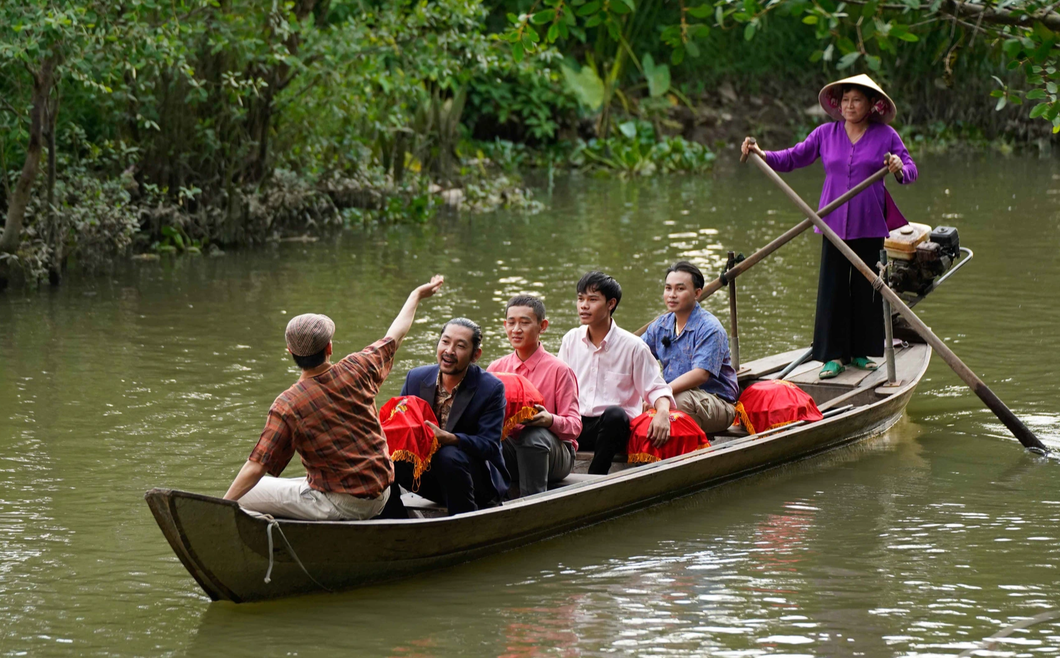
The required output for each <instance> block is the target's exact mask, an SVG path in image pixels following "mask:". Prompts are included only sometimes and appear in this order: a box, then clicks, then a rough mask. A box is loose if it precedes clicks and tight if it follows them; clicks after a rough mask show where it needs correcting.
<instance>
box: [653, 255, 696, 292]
mask: <svg viewBox="0 0 1060 658" xmlns="http://www.w3.org/2000/svg"><path fill="white" fill-rule="evenodd" d="M673 272H684V273H686V274H691V275H692V287H693V288H702V287H703V284H704V283H705V279H704V278H703V273H702V272H700V271H699V268H698V267H696V266H695V265H693V264H692V263H689V262H688V261H687V260H679V261H677V262H676V263H674V264H673V265H671V266H670V267H669V268H667V270H666V274H665V275H663V281H665V280H666V277H668V276H670V274H672V273H673Z"/></svg>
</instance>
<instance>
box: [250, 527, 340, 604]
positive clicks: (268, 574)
mask: <svg viewBox="0 0 1060 658" xmlns="http://www.w3.org/2000/svg"><path fill="white" fill-rule="evenodd" d="M265 518H266V519H268V521H269V525H268V526H267V527H266V528H265V534H266V535H268V537H269V568H268V570H267V571H266V572H265V583H266V584H268V583H271V582H272V566H273V558H274V555H275V554H274V553H273V549H272V546H273V543H272V529H273V528H276V530H277V531H278V532H279V533H280V538H282V539H283V543H284V544H287V552H288V553H290V554H291V557H293V558H294V561H295V562H296V563H297V564H298V566H299V567H301V568H302V573H304V574H305V575H306V578H308V579H309V580H311V581H313V584H314V585H316V586H317V587H319V588H320V589H322V590H324V591H325V592H330V591H332V590H330V589H328V588H327V587H324V586H323V585H321V584H320V582H319V581H317V579H316V578H314V577H313V575H312V574H310V573H309V570H308V569H306V568H305V565H304V564H302V560H300V559H299V558H298V554H297V553H295V552H294V547H293V546H291V542H290V541H288V540H287V535H285V534H283V528H281V527H280V522H279V521H277V520H276V519H274V518H273V517H272V516H269V515H267V514H266V515H265Z"/></svg>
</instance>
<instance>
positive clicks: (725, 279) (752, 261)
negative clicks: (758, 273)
mask: <svg viewBox="0 0 1060 658" xmlns="http://www.w3.org/2000/svg"><path fill="white" fill-rule="evenodd" d="M886 175H887V167H883V168H882V169H880V170H879V171H877V172H876V173H874V174H873V175H871V176H869V177H868V178H866V179H865V180H863V181H861V182H860V183H858V184H857V185H855V186H854V187H852V188H850V190H849V191H848V192H846V193H845V194H843V195H842V196H840V197H839V198H838V199H836V200H835V201H833V202H832V203H829V204H828V205H826V206H825V207H824V208H821V209H820V210H818V211H817V216H818V217H824V216H825V215H827V214H829V213H830V212H832V211H833V210H835V209H836V208H838V207H840V206H842V205H843V204H844V203H846V202H847V201H850V200H851V199H853V198H854V197H856V196H857V195H858V194H861V193H862V192H863V191H864V190H865V189H866V188H868V187H869V186H870V185H872V184H873V183H875V182H876V181H878V180H880V179H881V178H883V177H884V176H886ZM812 226H813V221H812V220H809V219H804V220H803V221H801V222H799V223H798V224H797V225H796V226H795V227H793V228H791V229H789V230H788V231H786V232H785V233H783V234H781V235H780V236H779V237H778V238H776V239H775V240H773V241H772V242H770V243H769V244H767V245H766V246H764V247H762V248H761V249H759V250H758V251H756V252H754V253H753V254H751V255H750V256H748V257H747V258H745V259H744V260H742V261H741V262H739V263H737V264H736V265H735V266H734V267H732V268H730V269H728V270H726V271H725V272H724V273H723V274H722V275H721V276H720V277H718V278H717V279H714V280H713V281H711V282H710V283H708V284H707V285H705V286H703V292H702V293H700V295H699V301H701V302H702V301H703V300H704V299H706V298H707V297H710V296H711V295H713V294H714V293H716V292H718V291H719V290H721V289H722V288H724V287H725V286H727V285H729V280H730V279H735V278H736V277H738V276H740V275H741V274H743V273H744V272H746V271H747V270H749V269H751V268H752V267H754V266H755V265H756V264H757V263H758V262H759V261H760V260H762V259H763V258H765V257H766V256H768V255H769V254H771V253H773V252H774V251H776V250H777V249H780V248H781V247H783V246H784V245H786V244H787V243H789V242H791V241H792V240H794V239H795V238H797V237H798V236H800V235H802V234H803V233H804V232H805V231H806V230H807V229H809V228H810V227H812ZM659 317H662V316H661V315H660V316H659ZM659 317H657V318H655V320H658V319H659ZM655 320H652V321H651V322H655ZM651 322H649V323H648V324H646V325H644V326H643V327H641V328H640V329H637V330H636V331H634V332H633V333H634V334H635V335H637V336H641V335H643V334H644V332H645V331H647V330H648V327H649V326H651Z"/></svg>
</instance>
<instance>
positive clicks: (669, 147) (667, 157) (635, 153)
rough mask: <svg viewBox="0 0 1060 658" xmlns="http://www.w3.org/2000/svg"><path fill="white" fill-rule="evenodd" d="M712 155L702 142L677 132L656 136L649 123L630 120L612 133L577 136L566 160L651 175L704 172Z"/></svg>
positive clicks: (638, 174) (577, 163)
mask: <svg viewBox="0 0 1060 658" xmlns="http://www.w3.org/2000/svg"><path fill="white" fill-rule="evenodd" d="M714 159H715V155H714V153H713V152H712V151H711V150H710V149H708V148H707V147H706V146H703V145H702V144H697V143H695V142H689V141H687V140H685V139H684V138H683V137H679V136H678V137H669V136H667V137H663V138H662V139H660V140H656V135H655V129H654V127H653V126H652V124H651V123H649V122H647V121H636V120H631V121H625V122H622V123H620V124H618V131H617V132H616V133H615V135H614V136H613V137H608V138H604V139H592V140H589V141H588V142H583V141H581V140H579V142H578V145H577V146H576V147H575V150H574V152H573V153H572V154H571V157H570V162H571V163H572V164H573V165H575V166H585V167H597V168H603V169H605V170H611V171H615V172H617V173H618V174H620V175H622V176H651V175H654V174H656V173H673V172H682V173H697V174H698V173H704V172H706V171H709V170H710V169H711V167H712V166H713V164H714Z"/></svg>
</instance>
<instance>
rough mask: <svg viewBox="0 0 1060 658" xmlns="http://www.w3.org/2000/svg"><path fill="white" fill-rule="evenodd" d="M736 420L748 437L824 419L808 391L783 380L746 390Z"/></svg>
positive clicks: (737, 406)
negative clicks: (795, 423)
mask: <svg viewBox="0 0 1060 658" xmlns="http://www.w3.org/2000/svg"><path fill="white" fill-rule="evenodd" d="M736 417H737V418H738V419H739V421H740V424H741V425H743V427H744V429H745V430H747V432H748V434H757V433H759V432H765V431H766V430H771V429H773V428H775V427H781V426H783V425H788V424H790V423H794V422H795V421H799V420H805V421H808V422H814V421H818V420H821V419H822V418H824V416H822V415H821V412H820V411H819V410H818V409H817V403H816V402H814V401H813V398H812V397H810V395H809V394H808V393H807V392H806V391H804V390H802V389H801V388H799V387H798V386H796V385H795V384H792V383H791V382H788V381H784V380H783V379H769V380H765V381H761V382H756V383H754V384H751V385H750V386H748V387H747V388H746V389H744V392H743V393H742V394H741V395H740V401H739V402H737V403H736Z"/></svg>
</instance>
